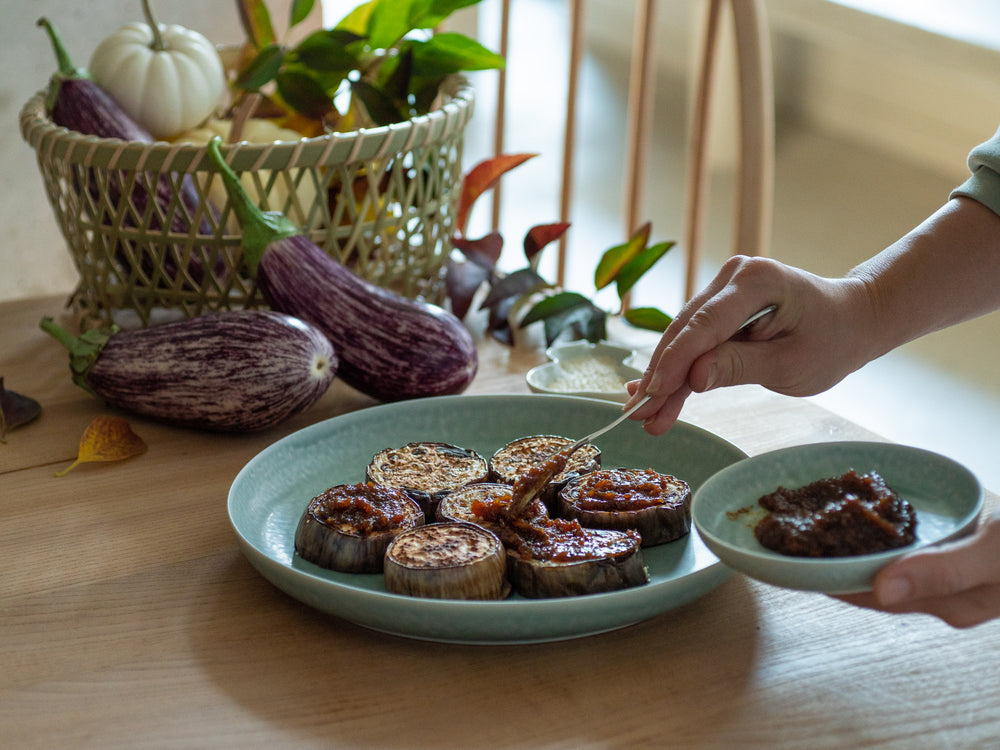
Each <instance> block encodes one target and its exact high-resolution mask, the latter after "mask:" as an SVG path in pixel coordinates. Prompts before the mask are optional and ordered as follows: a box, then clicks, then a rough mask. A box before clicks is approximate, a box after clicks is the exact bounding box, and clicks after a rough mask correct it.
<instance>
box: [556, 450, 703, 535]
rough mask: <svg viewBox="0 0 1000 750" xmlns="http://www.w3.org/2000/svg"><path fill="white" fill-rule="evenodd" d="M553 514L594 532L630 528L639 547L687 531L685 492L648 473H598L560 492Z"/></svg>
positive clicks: (677, 483) (683, 486)
mask: <svg viewBox="0 0 1000 750" xmlns="http://www.w3.org/2000/svg"><path fill="white" fill-rule="evenodd" d="M558 507H559V510H558V514H559V516H560V517H561V518H570V519H576V520H578V521H579V522H580V524H581V525H582V526H586V527H588V528H595V529H619V530H625V529H635V530H636V531H638V532H639V535H640V536H641V537H642V544H643V546H644V547H649V546H652V545H655V544H664V543H665V542H672V541H674V540H675V539H679V538H680V537H682V536H684V535H685V534H687V533H688V532H689V531H691V488H690V487H688V484H687V482H685V481H684V480H682V479H678V478H677V477H675V476H673V475H671V474H660V473H658V472H655V471H653V470H652V469H601V470H600V471H595V472H591V473H590V474H587V475H585V476H582V477H579V478H577V479H574V480H573V481H572V482H570V483H569V484H567V485H566V486H565V487H564V488H563V489H562V490H561V491H560V492H559V498H558Z"/></svg>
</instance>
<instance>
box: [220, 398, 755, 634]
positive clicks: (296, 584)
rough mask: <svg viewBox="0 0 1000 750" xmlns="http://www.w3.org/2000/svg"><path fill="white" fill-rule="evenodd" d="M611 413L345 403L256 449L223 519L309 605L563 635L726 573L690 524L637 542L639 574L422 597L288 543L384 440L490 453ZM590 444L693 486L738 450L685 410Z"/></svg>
mask: <svg viewBox="0 0 1000 750" xmlns="http://www.w3.org/2000/svg"><path fill="white" fill-rule="evenodd" d="M619 414H621V406H620V405H616V404H613V403H609V402H607V401H601V400H598V399H585V398H575V397H570V396H549V395H541V394H538V395H497V396H441V397H437V398H428V399H417V400H413V401H402V402H399V403H393V404H383V405H379V406H373V407H371V408H368V409H363V410H361V411H356V412H351V413H349V414H345V415H343V416H340V417H335V418H334V419H330V420H326V421H324V422H320V423H317V424H315V425H312V426H310V427H307V428H305V429H303V430H300V431H298V432H295V433H293V434H291V435H289V436H287V437H285V438H283V439H281V440H279V441H277V442H276V443H274V444H273V445H271V446H269V447H268V448H266V449H265V450H263V451H261V452H260V453H259V454H258V455H257V456H256V457H254V458H253V459H252V460H251V461H250V462H249V463H248V464H247V465H246V466H245V467H244V468H243V469H242V470H241V471H240V473H239V474H238V475H237V477H236V479H235V480H234V481H233V484H232V487H231V488H230V491H229V501H228V506H229V518H230V522H231V523H232V526H233V529H234V530H235V532H236V535H237V537H238V539H239V543H240V546H241V548H242V550H243V553H244V554H245V555H246V557H247V558H248V559H249V561H250V563H251V564H252V565H253V566H254V567H255V568H256V569H257V570H258V571H259V572H260V573H261V575H263V576H264V577H265V578H266V579H267V580H268V581H270V582H271V583H272V584H274V585H275V586H276V587H278V588H279V589H281V590H282V591H284V592H286V593H287V594H289V595H290V596H292V597H294V598H296V599H298V600H300V601H302V602H304V603H305V604H307V605H309V606H311V607H314V608H316V609H318V610H320V611H322V612H326V613H329V614H332V615H336V616H337V617H341V618H343V619H345V620H349V621H351V622H354V623H357V624H359V625H362V626H365V627H368V628H371V629H374V630H378V631H384V632H387V633H392V634H395V635H400V636H406V637H411V638H419V639H425V640H434V641H445V642H457V643H482V644H493V643H531V642H539V641H552V640H561V639H567V638H576V637H581V636H586V635H591V634H595V633H601V632H605V631H608V630H614V629H617V628H622V627H625V626H627V625H630V624H633V623H636V622H640V621H642V620H646V619H648V618H651V617H653V616H655V615H658V614H661V613H663V612H667V611H669V610H671V609H673V608H675V607H679V606H681V605H683V604H687V603H689V602H691V601H693V600H695V599H697V598H698V597H700V596H702V595H704V594H705V593H707V592H708V591H710V590H712V589H714V588H715V587H716V586H718V585H719V584H720V583H722V582H723V581H725V580H726V578H728V577H729V575H730V573H731V571H730V570H729V569H728V568H727V567H726V566H724V565H722V564H721V563H720V562H719V559H718V558H717V557H716V556H715V555H714V554H713V553H712V552H711V551H710V550H709V549H708V548H707V547H706V546H705V545H704V544H703V543H702V541H701V539H700V538H699V536H698V534H697V532H696V531H694V530H693V529H692V532H691V534H690V535H688V536H685V537H683V538H681V539H680V540H678V541H676V542H672V543H670V544H664V545H660V546H657V547H651V548H647V549H644V550H643V557H644V558H645V561H646V564H647V567H648V569H649V574H650V582H649V583H648V584H646V585H644V586H638V587H635V588H631V589H625V590H623V591H615V592H610V593H606V594H594V595H590V596H577V597H565V598H557V599H534V600H529V599H522V598H520V597H518V596H512V597H511V598H509V599H505V600H503V601H486V602H483V601H459V600H441V599H423V598H416V597H408V596H400V595H396V594H391V593H388V592H387V591H385V588H384V586H383V582H382V576H381V575H374V574H367V575H366V574H349V573H338V572H336V571H332V570H326V569H324V568H321V567H318V566H316V565H313V564H312V563H309V562H306V561H304V560H302V559H300V558H299V557H298V556H297V555H295V554H294V544H293V536H294V533H295V526H296V524H297V523H298V520H299V517H300V516H301V514H302V512H303V510H304V509H305V507H306V505H307V503H308V502H309V500H310V499H311V498H312V497H314V496H315V495H317V494H319V493H320V492H322V491H323V490H325V489H326V488H328V487H331V486H333V485H337V484H346V483H355V482H360V481H364V476H365V467H366V466H367V465H368V462H369V461H370V460H371V458H372V456H373V455H374V454H375V453H376V452H378V451H379V450H381V449H383V448H386V447H391V446H399V445H404V444H405V443H408V442H416V441H421V440H431V441H440V442H447V443H453V444H455V445H461V446H463V447H466V448H471V449H474V450H476V451H479V453H481V454H482V455H483V456H486V457H489V456H490V455H491V454H492V453H493V452H494V451H496V450H497V449H498V448H500V447H502V446H503V445H504V444H506V443H507V442H509V441H511V440H514V439H515V438H519V437H524V436H526V435H540V434H555V435H564V436H566V437H574V438H576V437H579V436H581V435H585V434H587V433H588V432H590V431H592V430H594V429H595V428H597V427H600V426H601V425H603V424H606V423H607V422H609V421H611V420H612V419H614V418H615V417H616V416H618V415H619ZM596 443H597V445H598V446H599V447H600V448H601V452H602V455H603V463H604V465H605V466H608V467H618V466H627V467H635V468H652V469H655V470H657V471H660V472H663V473H669V474H674V475H675V476H678V477H680V478H682V479H684V480H685V481H687V482H688V483H689V484H690V485H691V488H692V490H696V489H697V488H698V487H700V486H701V485H702V484H703V483H704V482H705V481H706V480H707V479H708V478H709V477H711V476H712V475H713V474H715V473H716V472H718V471H719V470H721V469H723V468H724V467H726V466H728V465H730V464H732V463H733V462H736V461H739V460H741V459H743V458H745V457H746V454H745V453H743V452H742V451H741V450H739V449H738V448H737V447H736V446H734V445H732V444H731V443H728V442H726V441H725V440H723V439H722V438H720V437H718V436H717V435H714V434H712V433H710V432H708V431H706V430H703V429H701V428H699V427H695V426H693V425H690V424H686V423H683V422H679V423H678V424H677V426H676V427H674V428H673V429H672V430H670V432H668V433H667V434H666V435H662V436H658V437H652V436H650V435H648V434H647V433H645V432H644V431H643V430H642V428H641V426H640V425H639V424H637V423H634V422H628V423H625V424H622V425H620V426H619V427H617V428H615V429H614V430H612V431H611V432H609V433H606V434H605V435H603V436H602V437H601V438H599V439H598V440H597V441H596Z"/></svg>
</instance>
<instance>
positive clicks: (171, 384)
mask: <svg viewBox="0 0 1000 750" xmlns="http://www.w3.org/2000/svg"><path fill="white" fill-rule="evenodd" d="M42 329H43V330H44V331H46V332H48V333H50V334H51V335H52V336H53V337H55V338H56V339H57V340H58V341H59V342H60V343H62V344H63V345H64V346H65V347H66V348H67V349H69V351H70V369H71V370H72V372H73V380H74V382H76V383H77V384H78V385H80V386H81V387H83V388H84V389H86V390H88V391H90V392H91V393H93V394H94V395H96V396H98V397H100V398H103V399H104V400H106V401H107V402H108V403H109V404H111V405H112V406H115V407H118V408H121V409H126V410H128V411H132V412H135V413H136V414H142V415H144V416H147V417H152V418H154V419H158V420H161V421H165V422H170V423H173V424H180V425H184V426H186V427H198V428H201V429H208V430H223V431H231V432H249V431H253V430H262V429H266V428H268V427H273V426H274V425H276V424H278V423H279V422H282V421H284V420H285V419H287V418H289V417H291V416H293V415H295V414H298V413H300V412H302V411H304V410H305V409H307V408H308V407H310V406H312V404H313V403H315V402H316V401H317V400H318V399H319V397H320V396H322V395H323V393H324V392H325V391H326V390H327V388H328V387H329V385H330V382H331V381H332V380H333V377H334V375H335V374H336V370H337V357H336V354H335V352H334V350H333V347H332V346H331V345H330V342H329V340H328V339H327V338H326V337H325V336H324V335H323V334H322V333H321V332H320V331H319V330H317V329H316V328H315V327H313V326H311V325H309V324H308V323H305V322H303V321H301V320H298V319H297V318H294V317H292V316H290V315H284V314H282V313H277V312H274V311H271V310H236V311H230V312H219V313H213V314H210V315H203V316H201V317H197V318H191V319H188V320H180V321H176V322H174V323H165V324H163V325H158V326H152V327H150V328H142V329H138V330H134V331H121V332H116V331H111V332H109V331H101V330H97V329H94V330H91V331H87V332H85V333H83V334H82V335H80V336H73V335H72V334H70V333H68V332H67V331H66V330H64V329H63V328H61V327H59V326H58V325H56V324H55V323H54V322H53V321H52V320H51V319H48V318H46V319H45V320H43V321H42Z"/></svg>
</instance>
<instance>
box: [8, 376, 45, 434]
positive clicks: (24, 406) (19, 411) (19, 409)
mask: <svg viewBox="0 0 1000 750" xmlns="http://www.w3.org/2000/svg"><path fill="white" fill-rule="evenodd" d="M41 413H42V407H41V404H39V403H38V402H37V401H35V399H33V398H29V397H28V396H22V395H21V394H20V393H16V392H14V391H8V390H6V389H5V388H4V387H3V378H0V443H3V442H6V440H4V438H5V437H6V436H7V430H13V429H14V428H15V427H19V426H20V425H22V424H27V423H28V422H30V421H31V420H33V419H35V418H36V417H37V416H38V415H39V414H41Z"/></svg>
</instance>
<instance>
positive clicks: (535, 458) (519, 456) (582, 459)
mask: <svg viewBox="0 0 1000 750" xmlns="http://www.w3.org/2000/svg"><path fill="white" fill-rule="evenodd" d="M572 444H573V440H571V439H570V438H568V437H562V436H559V435H531V436H529V437H522V438H518V439H517V440H512V441H511V442H509V443H507V444H506V445H505V446H503V447H502V448H500V449H499V450H498V451H497V452H496V453H494V454H493V456H492V457H491V458H490V462H489V463H490V481H491V482H498V483H500V484H509V485H511V486H513V485H514V484H515V483H516V482H517V481H518V480H519V479H522V478H523V477H525V476H526V475H528V474H530V473H531V472H532V471H533V470H537V467H538V466H540V465H542V464H544V463H545V462H546V461H548V460H549V459H550V458H552V456H553V455H555V454H556V453H558V452H559V451H561V450H563V449H564V448H566V447H568V446H570V445H572ZM600 468H601V451H600V449H599V448H598V447H597V446H596V445H590V444H588V445H584V446H582V447H580V448H579V449H578V450H577V451H576V452H575V453H573V455H572V456H570V457H569V460H568V462H567V464H566V468H565V469H563V470H562V471H561V472H559V473H558V474H556V475H555V476H554V477H552V480H551V481H550V482H549V483H548V484H547V485H546V486H545V487H543V488H542V489H541V491H540V492H539V493H538V497H540V498H541V499H542V501H543V502H544V503H545V506H546V507H547V508H548V509H549V512H550V513H554V512H555V509H556V507H555V504H556V496H557V495H558V494H559V491H560V490H561V489H562V488H563V487H565V486H566V484H567V483H568V482H570V481H572V480H574V479H576V478H577V477H580V476H583V475H584V474H588V473H590V472H592V471H596V470H597V469H600Z"/></svg>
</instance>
